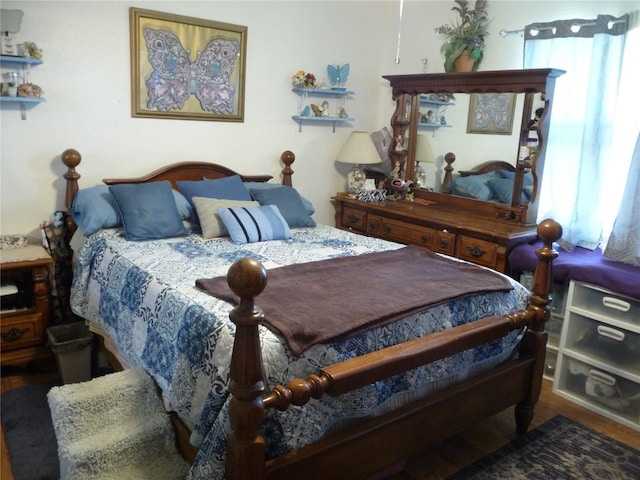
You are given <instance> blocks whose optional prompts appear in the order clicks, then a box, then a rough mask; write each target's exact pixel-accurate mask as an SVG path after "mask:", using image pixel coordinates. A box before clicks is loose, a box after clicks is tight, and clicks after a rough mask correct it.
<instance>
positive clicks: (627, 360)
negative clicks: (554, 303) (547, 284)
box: [563, 312, 640, 378]
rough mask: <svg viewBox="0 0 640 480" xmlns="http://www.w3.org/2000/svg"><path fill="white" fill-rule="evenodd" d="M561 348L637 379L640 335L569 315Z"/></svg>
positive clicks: (576, 314) (572, 313) (573, 314)
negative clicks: (634, 376)
mask: <svg viewBox="0 0 640 480" xmlns="http://www.w3.org/2000/svg"><path fill="white" fill-rule="evenodd" d="M567 320H568V322H567V328H566V329H565V330H566V331H565V334H564V336H563V342H564V345H563V347H564V349H565V350H567V351H569V352H572V353H577V354H578V355H584V356H585V357H587V358H589V359H591V360H594V361H596V362H602V363H605V364H608V365H610V366H612V367H615V368H618V369H620V370H623V371H625V372H628V373H630V374H632V375H637V376H638V378H640V334H637V333H633V332H630V331H628V330H625V329H623V328H620V327H617V326H614V325H607V324H605V323H602V322H599V321H597V320H593V319H591V318H587V317H585V316H582V315H580V314H578V313H575V312H570V313H569V316H568V319H567Z"/></svg>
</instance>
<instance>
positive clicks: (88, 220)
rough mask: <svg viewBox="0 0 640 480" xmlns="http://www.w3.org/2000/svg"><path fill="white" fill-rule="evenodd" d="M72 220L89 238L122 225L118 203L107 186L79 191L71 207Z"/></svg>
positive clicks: (97, 186)
mask: <svg viewBox="0 0 640 480" xmlns="http://www.w3.org/2000/svg"><path fill="white" fill-rule="evenodd" d="M71 218H73V221H74V222H76V225H78V228H79V229H80V231H81V232H82V233H83V234H84V235H85V236H87V237H88V236H89V235H91V234H92V233H95V232H97V231H98V230H101V229H103V228H115V227H119V226H120V225H121V224H122V220H121V219H120V214H119V213H118V207H117V206H116V202H115V200H114V199H113V197H112V196H111V193H109V187H107V186H106V185H96V186H95V187H89V188H83V189H82V190H78V193H76V196H75V198H74V200H73V205H71Z"/></svg>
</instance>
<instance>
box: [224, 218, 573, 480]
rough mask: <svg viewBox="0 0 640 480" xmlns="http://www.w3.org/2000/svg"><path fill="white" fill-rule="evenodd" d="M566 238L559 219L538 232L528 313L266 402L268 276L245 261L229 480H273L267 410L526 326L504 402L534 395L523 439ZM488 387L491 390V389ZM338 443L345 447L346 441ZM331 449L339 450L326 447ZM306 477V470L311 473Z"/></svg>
mask: <svg viewBox="0 0 640 480" xmlns="http://www.w3.org/2000/svg"><path fill="white" fill-rule="evenodd" d="M561 233H562V228H561V227H560V225H559V224H558V223H557V222H555V221H553V220H545V221H543V222H542V223H541V224H540V225H539V226H538V235H539V236H540V237H541V238H542V240H543V242H544V244H543V246H542V247H541V248H540V249H538V251H537V252H536V254H537V256H538V265H537V268H536V271H535V274H534V280H533V286H532V292H533V293H532V295H531V296H530V301H529V304H528V306H527V308H526V309H525V310H523V311H520V312H516V313H512V314H508V315H505V316H497V317H489V318H485V319H481V320H478V321H476V322H473V323H472V324H468V325H462V326H459V327H456V328H453V329H448V330H445V331H442V332H438V333H435V334H432V335H429V336H428V337H423V338H420V339H416V340H413V341H411V342H407V343H404V344H401V345H397V346H392V347H388V348H385V349H383V350H380V351H377V352H372V353H370V354H367V355H364V356H362V357H358V358H355V359H352V360H348V361H345V362H341V363H337V364H334V365H331V366H328V367H325V368H323V369H322V370H321V371H320V372H319V373H318V374H317V375H311V376H309V377H308V378H307V379H294V380H292V381H291V382H289V383H288V384H287V386H283V385H277V386H275V387H274V388H273V390H272V391H271V392H270V393H269V394H267V395H265V384H264V380H263V379H264V378H265V372H264V369H263V364H262V357H261V353H260V352H261V350H260V341H259V336H258V325H260V323H261V322H262V320H263V318H264V314H263V313H262V311H261V309H260V308H259V307H258V306H257V305H256V302H255V299H256V297H257V296H258V295H259V294H260V293H261V292H262V291H263V290H264V288H265V287H266V285H267V272H266V270H265V268H264V267H263V266H262V265H261V264H260V263H259V262H258V261H256V260H253V259H249V258H244V259H241V260H238V261H237V262H236V263H234V264H233V265H232V266H231V268H230V269H229V272H228V282H229V286H230V288H231V290H232V291H233V292H234V293H236V295H238V296H239V297H240V299H241V300H240V303H239V305H238V307H236V308H235V309H234V310H233V311H232V312H231V314H230V318H231V320H232V321H233V322H234V323H235V324H236V328H237V329H236V336H235V343H234V347H233V355H232V359H231V367H230V378H231V382H230V386H229V390H230V392H231V394H232V399H231V404H230V410H229V415H230V419H231V424H232V427H233V432H232V434H231V435H230V436H229V437H228V441H227V455H228V459H227V471H226V478H227V479H228V480H230V479H233V480H235V479H242V480H250V479H251V480H255V479H263V478H267V470H266V464H265V457H264V451H265V450H264V449H265V444H264V439H263V438H262V437H261V436H260V434H259V425H260V422H261V421H262V419H263V417H264V413H265V410H266V409H267V408H277V409H279V410H286V409H287V408H288V407H289V406H290V405H298V406H300V405H304V404H306V403H307V402H309V401H310V400H311V399H312V398H320V397H322V396H323V395H324V394H328V395H340V394H342V393H345V392H348V391H352V390H355V389H357V388H360V387H362V386H364V385H368V384H371V383H374V382H376V381H378V380H381V379H384V378H388V377H390V376H393V375H395V374H398V373H401V372H405V371H408V370H410V369H413V368H415V367H418V366H420V365H424V364H427V363H430V362H433V361H435V360H438V359H442V358H445V357H448V356H450V355H453V354H455V353H458V352H461V351H464V350H467V349H469V348H472V347H474V346H478V345H481V344H483V343H486V342H488V341H491V340H494V339H497V338H501V337H503V336H505V335H506V334H507V333H508V332H510V331H512V330H514V329H520V328H522V327H525V326H526V327H527V332H526V334H525V337H524V339H523V341H522V343H521V347H520V359H519V360H516V361H515V362H516V363H517V364H518V367H517V368H516V367H515V366H513V365H512V366H511V367H509V366H506V367H504V368H505V369H507V368H513V369H514V370H513V373H506V374H503V375H505V376H507V377H509V378H516V377H517V378H516V380H514V382H515V384H516V385H518V388H516V387H512V388H511V387H507V386H505V389H506V391H505V396H507V397H509V396H510V394H509V393H507V392H510V391H511V390H513V391H514V392H515V391H516V390H522V391H525V392H527V395H525V396H524V397H518V396H516V398H517V399H520V401H519V402H518V404H517V406H516V422H517V431H518V433H524V432H526V430H527V428H528V426H529V424H530V422H531V419H532V418H533V409H534V405H535V402H536V401H537V398H538V396H539V393H540V383H541V379H542V368H543V360H544V347H545V345H546V339H547V335H546V333H544V324H545V322H546V321H547V320H548V318H549V303H550V301H551V297H550V296H549V293H550V287H551V285H552V282H551V279H552V277H551V274H552V270H551V269H552V262H553V259H554V258H556V257H557V255H558V253H557V252H556V251H555V250H554V249H553V245H552V244H553V242H554V241H556V240H557V239H558V238H560V236H561ZM514 365H515V364H514ZM505 371H506V370H505ZM487 375H490V374H487ZM529 377H530V378H529ZM496 378H499V377H496ZM532 379H533V380H532ZM521 382H529V384H530V385H528V386H527V385H525V386H524V387H522V386H521ZM487 385H491V383H490V382H488V383H487ZM496 386H497V385H496ZM477 388H481V387H477ZM494 388H495V387H494ZM513 395H516V393H514V394H513ZM518 395H521V394H518ZM496 403H497V404H500V401H499V400H497V401H496ZM508 405H509V403H505V407H506V406H508ZM505 407H503V408H505ZM498 411H499V410H498ZM465 418H466V417H465ZM335 441H337V442H338V443H339V437H338V438H336V440H335ZM350 441H351V440H350ZM317 448H321V447H314V446H312V447H311V449H310V451H313V450H314V449H317ZM325 448H328V449H331V448H332V447H331V446H327V445H325ZM304 450H305V449H302V451H301V452H300V453H296V455H298V457H299V456H300V455H305V453H304ZM333 450H335V448H333ZM299 460H300V459H299V458H298V459H297V460H292V463H295V462H298V463H299ZM287 461H288V460H286V459H285V460H281V459H276V462H275V466H276V467H277V466H278V464H280V463H283V462H284V463H285V464H286V463H287ZM302 470H303V471H304V467H302ZM290 474H291V473H289V475H290ZM321 474H322V475H327V474H328V472H327V471H324V472H323V473H321ZM286 475H287V473H284V474H282V476H279V474H276V475H275V477H277V478H292V477H287V476H286ZM307 478H309V477H307ZM314 478H315V477H314ZM318 478H323V477H318ZM324 478H329V477H324Z"/></svg>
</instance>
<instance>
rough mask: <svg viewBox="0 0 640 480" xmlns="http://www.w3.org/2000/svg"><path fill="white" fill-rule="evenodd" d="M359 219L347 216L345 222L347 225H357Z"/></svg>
mask: <svg viewBox="0 0 640 480" xmlns="http://www.w3.org/2000/svg"><path fill="white" fill-rule="evenodd" d="M358 220H359V217H356V216H355V215H349V216H347V222H349V223H358Z"/></svg>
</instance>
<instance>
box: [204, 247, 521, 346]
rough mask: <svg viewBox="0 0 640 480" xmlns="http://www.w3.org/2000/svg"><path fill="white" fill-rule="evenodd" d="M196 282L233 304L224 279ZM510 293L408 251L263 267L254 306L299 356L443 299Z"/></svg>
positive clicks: (495, 278) (425, 253) (483, 275)
mask: <svg viewBox="0 0 640 480" xmlns="http://www.w3.org/2000/svg"><path fill="white" fill-rule="evenodd" d="M196 285H197V286H198V287H200V288H202V289H204V290H206V291H207V292H209V293H211V294H212V295H214V296H216V297H218V298H221V299H223V300H226V301H228V302H230V303H233V304H237V303H238V298H237V297H236V295H235V294H234V293H232V292H231V289H230V288H229V285H228V284H227V279H226V277H216V278H209V279H199V280H196ZM512 288H513V287H512V286H511V284H510V282H509V281H508V280H507V279H506V278H504V277H502V276H500V275H498V274H497V273H495V272H492V271H490V270H486V269H484V268H480V267H477V266H475V265H472V264H469V263H462V262H457V261H455V260H450V259H447V258H444V257H442V256H439V255H437V254H435V253H433V252H431V251H429V250H426V249H424V248H420V247H414V246H408V247H404V248H400V249H398V250H393V251H386V252H377V253H369V254H364V255H359V256H354V257H339V258H332V259H328V260H322V261H318V262H308V263H299V264H295V265H289V266H285V267H280V268H276V269H272V270H269V272H268V281H267V286H266V288H265V290H264V292H262V293H261V294H260V296H259V297H258V298H257V300H256V303H257V304H258V305H259V306H260V308H262V310H263V311H264V312H265V324H266V325H267V327H269V328H270V329H271V330H272V331H274V332H275V333H277V334H280V335H282V336H283V337H284V338H285V340H286V341H287V343H288V345H289V348H290V349H291V351H292V352H293V353H294V354H295V355H299V354H301V353H302V352H303V351H305V350H306V349H307V348H309V347H311V346H313V345H315V344H317V343H326V342H328V341H331V340H335V339H337V338H340V337H343V336H348V335H353V334H356V333H358V332H360V331H362V330H366V329H369V328H373V327H376V326H380V325H383V324H385V323H388V322H390V321H392V320H397V319H399V318H401V317H403V316H407V315H409V314H411V313H415V312H418V311H420V310H423V309H425V308H426V307H430V306H434V305H437V304H439V303H442V302H444V301H447V300H452V299H455V298H459V297H463V296H467V295H472V294H479V293H486V292H494V291H508V290H511V289H512Z"/></svg>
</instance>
